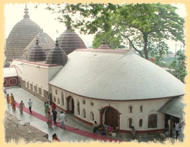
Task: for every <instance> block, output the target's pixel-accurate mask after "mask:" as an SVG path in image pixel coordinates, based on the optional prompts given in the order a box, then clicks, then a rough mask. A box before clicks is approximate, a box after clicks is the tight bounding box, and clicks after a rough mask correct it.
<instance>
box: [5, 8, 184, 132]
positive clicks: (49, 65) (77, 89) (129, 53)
mask: <svg viewBox="0 0 190 147" xmlns="http://www.w3.org/2000/svg"><path fill="white" fill-rule="evenodd" d="M22 22H25V23H22ZM26 22H27V23H26ZM29 22H30V23H29ZM19 24H22V25H21V26H22V27H29V28H31V32H30V31H26V32H25V33H26V34H24V33H23V32H22V33H21V34H20V35H19V36H17V37H16V38H17V40H20V42H22V44H23V48H22V49H21V48H20V47H19V49H16V48H12V49H11V48H10V46H8V45H11V44H12V45H13V46H14V45H15V44H14V43H15V42H18V41H14V39H13V40H9V39H10V37H8V39H7V46H6V47H7V50H6V55H7V58H8V59H13V61H12V63H11V64H10V66H9V68H4V69H3V70H4V87H11V86H20V87H21V88H23V89H24V90H26V91H28V92H30V93H31V94H33V95H34V96H36V97H38V98H39V99H40V100H42V101H44V102H45V101H49V102H50V103H51V102H52V101H53V102H55V103H56V105H57V107H58V108H59V109H61V110H63V111H64V112H65V113H70V114H71V115H73V116H74V117H75V118H76V119H78V120H80V121H82V122H84V123H86V124H88V125H92V124H93V122H94V121H97V123H98V124H101V125H103V124H104V123H106V124H107V125H110V126H113V127H116V126H118V128H119V132H123V133H130V130H131V127H132V126H134V127H135V129H136V130H137V132H138V133H146V134H148V133H156V132H164V131H165V128H166V124H167V121H168V119H170V116H173V117H176V119H178V120H179V119H180V120H182V119H183V111H182V108H183V107H184V106H183V104H182V103H180V102H179V101H178V100H179V99H181V98H182V97H183V96H184V94H185V91H184V86H185V85H184V84H183V83H182V82H181V81H180V80H178V79H177V78H175V77H174V76H173V75H171V74H170V73H169V72H167V71H165V70H164V69H162V68H161V67H159V66H157V65H155V64H154V63H152V62H150V61H148V60H146V59H144V58H142V57H140V56H138V55H137V54H136V53H135V52H134V51H133V50H132V49H128V50H121V49H116V50H113V49H110V48H109V46H107V45H106V43H105V40H103V42H102V45H101V46H100V47H99V48H98V49H87V48H86V46H85V44H84V42H83V40H82V39H81V38H80V37H79V35H78V34H76V33H75V32H74V31H72V30H71V27H67V30H66V31H65V32H63V34H62V35H60V37H59V38H58V39H57V40H56V41H55V45H52V47H51V48H47V47H43V46H44V45H43V43H42V42H43V41H41V39H39V38H40V37H39V36H38V37H35V35H37V34H39V33H41V34H42V30H41V29H40V28H39V27H38V26H37V25H31V24H35V23H34V22H32V21H31V20H30V19H29V16H28V11H27V8H26V9H25V16H24V19H23V20H22V21H21V22H20V23H18V24H17V25H15V27H14V28H13V31H12V32H14V30H15V28H17V27H18V26H19V27H20V25H19ZM32 26H33V27H32ZM34 26H35V27H34ZM32 28H33V29H32ZM34 28H35V29H36V31H34V30H35V29H34ZM37 28H38V29H37ZM55 29H56V28H55ZM21 30H23V29H21ZM29 30H30V29H29ZM17 31H18V30H17ZM12 32H11V34H10V35H9V36H12V35H13V34H14V33H12ZM18 32H19V31H18ZM34 32H35V33H34ZM27 34H28V36H31V37H29V39H25V40H24V39H23V38H27ZM16 38H15V40H16ZM34 38H35V39H34ZM41 38H43V37H41ZM31 41H32V42H31ZM50 42H51V43H50V44H52V41H50ZM30 43H31V44H33V45H29V46H30V47H27V49H26V52H27V54H25V55H23V59H21V58H20V57H21V55H22V54H21V53H22V51H23V50H24V49H25V48H26V46H27V45H28V44H30ZM46 44H47V43H46ZM46 50H48V51H46ZM17 52H19V53H17ZM11 53H12V54H14V55H11ZM17 55H18V56H17ZM15 57H17V59H14V58H15ZM23 99H24V98H23ZM166 105H167V107H168V109H166ZM172 105H177V106H178V105H180V106H183V107H178V108H179V110H181V111H180V114H177V115H175V110H174V109H172ZM169 108H171V109H169Z"/></svg>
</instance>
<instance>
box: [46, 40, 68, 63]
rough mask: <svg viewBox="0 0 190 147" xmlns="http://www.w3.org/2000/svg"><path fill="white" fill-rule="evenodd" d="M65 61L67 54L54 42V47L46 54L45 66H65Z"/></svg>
mask: <svg viewBox="0 0 190 147" xmlns="http://www.w3.org/2000/svg"><path fill="white" fill-rule="evenodd" d="M67 60H68V57H67V54H66V53H65V51H64V50H63V49H62V48H61V47H59V46H58V40H56V44H55V47H54V48H53V49H52V50H51V51H50V53H49V54H48V57H47V59H46V64H57V65H65V63H66V62H67Z"/></svg>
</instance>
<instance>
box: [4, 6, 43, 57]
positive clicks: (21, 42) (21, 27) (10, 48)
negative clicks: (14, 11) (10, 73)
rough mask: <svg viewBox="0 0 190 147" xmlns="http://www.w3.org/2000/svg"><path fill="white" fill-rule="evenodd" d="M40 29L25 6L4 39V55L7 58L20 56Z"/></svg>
mask: <svg viewBox="0 0 190 147" xmlns="http://www.w3.org/2000/svg"><path fill="white" fill-rule="evenodd" d="M39 32H42V29H41V28H40V27H39V26H38V25H37V24H36V23H35V22H33V21H32V20H31V19H30V18H29V15H28V9H27V7H26V8H25V15H24V17H23V19H22V20H21V21H20V22H18V23H17V24H16V25H15V26H14V27H13V29H12V30H11V32H10V34H9V36H8V38H7V40H6V57H7V58H8V60H11V59H14V58H21V56H22V53H23V50H24V49H25V48H26V46H27V45H28V44H29V43H30V42H31V41H32V39H33V38H34V37H35V36H36V35H37V34H38V33H39Z"/></svg>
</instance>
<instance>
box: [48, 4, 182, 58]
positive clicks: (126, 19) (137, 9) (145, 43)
mask: <svg viewBox="0 0 190 147" xmlns="http://www.w3.org/2000/svg"><path fill="white" fill-rule="evenodd" d="M59 7H60V6H58V11H57V13H61V15H62V17H58V20H59V22H63V23H66V25H72V27H74V28H78V29H80V31H81V33H84V34H96V36H99V37H103V36H104V37H106V42H107V43H108V44H109V43H110V42H113V41H114V42H115V40H117V39H119V40H118V42H119V43H122V42H123V43H126V42H128V43H129V45H130V46H131V47H132V48H133V49H134V50H135V51H136V52H138V54H139V55H140V56H142V57H144V58H146V59H149V58H150V57H149V55H151V56H152V57H155V58H159V59H158V60H162V58H163V55H164V54H166V53H167V52H168V46H167V44H166V43H165V41H166V40H174V41H180V42H182V43H183V44H185V42H184V18H181V17H179V15H178V14H177V13H176V12H175V11H176V9H177V8H176V7H174V6H171V5H169V4H161V3H156V4H155V3H150V4H126V3H125V4H123V5H113V4H111V3H108V4H102V3H95V4H94V3H89V4H81V3H78V4H70V5H69V4H65V7H64V8H62V9H59ZM48 9H49V10H53V11H54V12H55V9H52V8H51V7H49V8H48ZM110 34H111V35H112V34H113V36H112V37H108V36H109V35H110ZM96 36H95V38H94V39H96ZM96 40H98V39H96ZM96 40H94V42H93V44H94V45H93V46H94V47H97V45H96V44H97V42H96ZM116 42H117V41H116ZM114 44H116V46H118V44H117V43H114ZM109 45H110V44H109Z"/></svg>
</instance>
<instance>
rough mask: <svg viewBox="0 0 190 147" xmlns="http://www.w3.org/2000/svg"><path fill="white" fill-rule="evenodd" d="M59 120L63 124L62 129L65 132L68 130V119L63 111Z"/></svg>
mask: <svg viewBox="0 0 190 147" xmlns="http://www.w3.org/2000/svg"><path fill="white" fill-rule="evenodd" d="M59 120H60V123H61V125H60V127H62V128H63V129H64V130H66V128H65V124H64V121H67V119H66V116H65V114H64V113H63V111H61V114H60V116H59Z"/></svg>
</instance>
